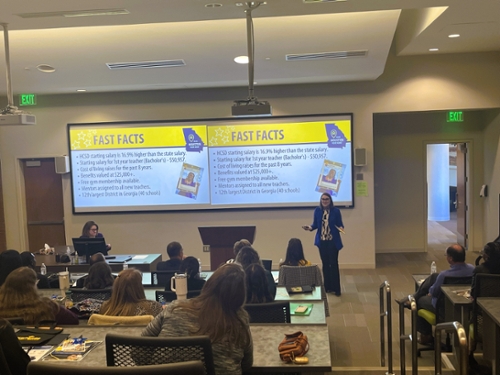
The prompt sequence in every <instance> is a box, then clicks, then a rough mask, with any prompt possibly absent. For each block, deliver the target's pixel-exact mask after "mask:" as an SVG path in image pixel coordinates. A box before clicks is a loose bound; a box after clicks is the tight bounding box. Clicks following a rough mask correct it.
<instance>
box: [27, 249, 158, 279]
mask: <svg viewBox="0 0 500 375" xmlns="http://www.w3.org/2000/svg"><path fill="white" fill-rule="evenodd" d="M109 256H110V257H115V258H112V259H106V262H107V263H108V264H109V266H110V267H111V271H113V272H120V271H121V270H122V269H123V265H124V264H127V265H128V267H130V268H137V269H138V270H139V271H141V272H151V271H155V270H156V267H157V264H158V263H159V262H160V261H161V254H113V253H110V254H109ZM124 257H127V258H129V257H130V258H131V259H130V260H128V261H126V262H123V261H120V260H121V259H123V258H124ZM42 263H44V264H45V266H46V267H47V272H49V273H50V272H62V271H66V268H67V269H68V271H69V272H70V274H71V273H85V272H88V271H89V267H90V265H89V264H86V263H78V264H75V263H58V262H56V256H55V254H52V255H40V254H37V255H36V264H37V267H36V268H37V271H38V272H40V266H41V264H42Z"/></svg>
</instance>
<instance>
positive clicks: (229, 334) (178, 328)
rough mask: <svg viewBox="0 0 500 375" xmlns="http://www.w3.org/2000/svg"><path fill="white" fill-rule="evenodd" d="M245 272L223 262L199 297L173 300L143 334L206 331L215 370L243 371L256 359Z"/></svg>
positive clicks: (237, 266)
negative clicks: (246, 301)
mask: <svg viewBox="0 0 500 375" xmlns="http://www.w3.org/2000/svg"><path fill="white" fill-rule="evenodd" d="M245 296H246V291H245V273H244V272H243V269H242V268H241V267H240V266H239V265H238V264H234V263H233V264H224V265H222V266H221V267H219V268H218V269H217V270H216V271H215V272H214V274H213V275H212V277H211V278H210V279H208V280H207V282H206V284H205V286H204V287H203V289H202V290H201V294H200V295H199V296H198V297H195V298H192V299H188V300H181V301H173V302H172V303H171V304H170V305H168V306H167V307H166V308H165V310H163V312H162V313H161V314H160V315H158V316H157V317H156V319H155V320H153V321H152V322H151V323H149V325H148V326H147V327H146V328H145V329H144V331H142V336H153V337H156V336H163V337H165V336H167V337H169V336H172V337H179V336H181V337H182V336H192V335H196V336H199V335H207V336H208V337H210V341H211V342H212V350H213V357H214V365H215V373H216V374H220V375H222V374H224V375H225V374H229V375H235V374H241V373H242V371H245V370H247V369H249V368H250V367H251V366H252V363H253V344H252V336H251V333H250V328H249V325H248V321H249V320H248V314H247V313H246V311H245V310H244V308H243V305H244V303H245Z"/></svg>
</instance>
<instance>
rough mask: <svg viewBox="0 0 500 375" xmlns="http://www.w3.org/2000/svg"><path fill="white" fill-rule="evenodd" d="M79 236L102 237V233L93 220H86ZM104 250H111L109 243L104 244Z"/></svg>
mask: <svg viewBox="0 0 500 375" xmlns="http://www.w3.org/2000/svg"><path fill="white" fill-rule="evenodd" d="M80 238H104V236H103V234H102V233H99V226H98V225H97V223H96V222H95V221H87V222H86V223H85V224H84V225H83V228H82V235H81V236H80ZM106 250H107V251H110V250H111V244H109V243H108V244H106Z"/></svg>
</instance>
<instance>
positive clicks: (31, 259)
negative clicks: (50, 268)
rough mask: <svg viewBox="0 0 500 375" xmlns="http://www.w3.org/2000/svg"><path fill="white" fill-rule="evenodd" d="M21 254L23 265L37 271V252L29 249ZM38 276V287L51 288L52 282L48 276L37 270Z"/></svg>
mask: <svg viewBox="0 0 500 375" xmlns="http://www.w3.org/2000/svg"><path fill="white" fill-rule="evenodd" d="M20 255H21V260H22V261H23V267H29V268H31V269H32V270H33V271H35V272H36V270H35V266H36V259H35V254H33V253H32V252H29V251H23V252H22V253H21V254H20ZM36 278H37V279H38V283H37V284H36V286H37V288H38V289H50V283H49V279H48V277H47V276H45V275H42V274H41V273H40V272H36Z"/></svg>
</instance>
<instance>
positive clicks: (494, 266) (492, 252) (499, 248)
mask: <svg viewBox="0 0 500 375" xmlns="http://www.w3.org/2000/svg"><path fill="white" fill-rule="evenodd" d="M482 253H483V258H484V263H485V265H486V267H487V268H488V270H489V271H490V272H491V273H493V274H500V243H499V242H488V243H487V244H486V245H485V246H484V248H483V251H482Z"/></svg>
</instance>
